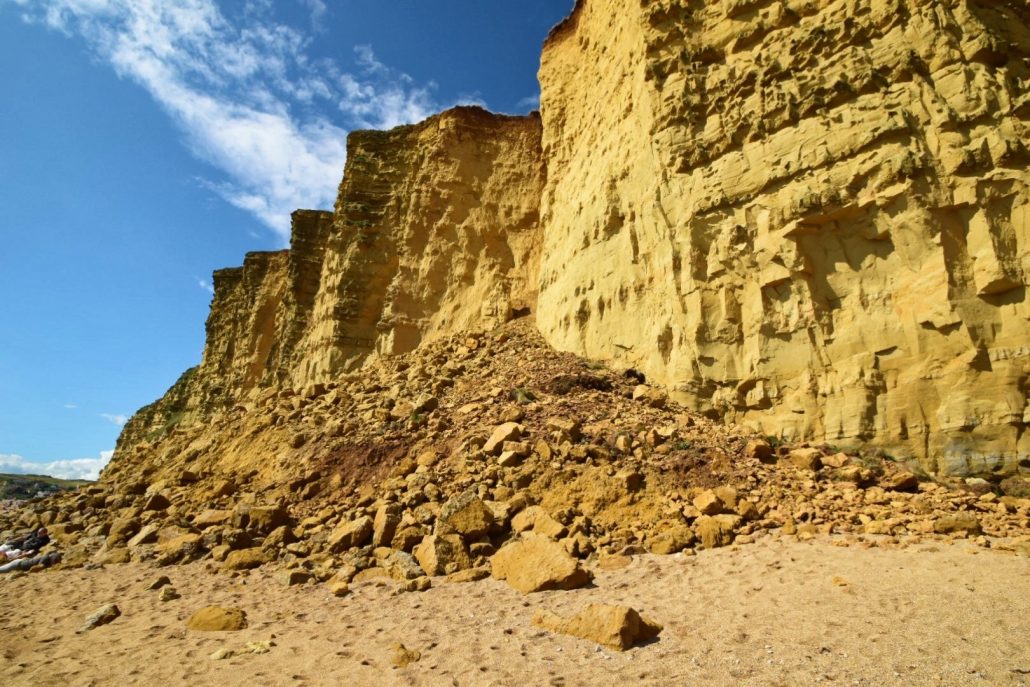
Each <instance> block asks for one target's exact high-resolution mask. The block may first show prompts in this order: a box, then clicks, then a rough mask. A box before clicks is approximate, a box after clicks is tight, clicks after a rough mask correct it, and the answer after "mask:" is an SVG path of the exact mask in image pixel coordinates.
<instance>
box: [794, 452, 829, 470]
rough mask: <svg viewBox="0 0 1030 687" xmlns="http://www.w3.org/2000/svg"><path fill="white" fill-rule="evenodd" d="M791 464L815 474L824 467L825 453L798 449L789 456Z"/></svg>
mask: <svg viewBox="0 0 1030 687" xmlns="http://www.w3.org/2000/svg"><path fill="white" fill-rule="evenodd" d="M788 458H790V462H791V464H793V465H794V467H796V468H799V469H801V470H811V471H812V472H815V471H816V470H818V469H819V468H821V467H822V466H823V452H822V451H820V450H819V449H817V448H796V449H794V450H793V451H791V452H790V453H789V454H788Z"/></svg>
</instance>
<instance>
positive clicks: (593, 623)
mask: <svg viewBox="0 0 1030 687" xmlns="http://www.w3.org/2000/svg"><path fill="white" fill-rule="evenodd" d="M533 624H534V625H536V626H537V627H542V628H544V629H545V630H550V631H551V632H560V633H562V634H567V635H572V636H573V637H579V638H581V639H586V640H588V641H591V642H594V643H596V644H601V645H604V646H607V647H609V648H612V649H617V650H619V651H625V650H626V649H629V648H630V647H632V646H633V645H634V644H637V643H638V642H645V641H647V640H649V639H654V638H655V637H657V636H658V634H659V633H660V632H661V631H662V626H661V625H659V624H658V623H656V622H654V621H652V620H649V619H647V618H645V617H644V616H641V615H640V614H639V613H637V612H636V611H635V610H633V609H632V608H629V607H628V606H608V605H603V604H590V605H589V606H587V607H586V608H585V609H583V610H582V611H580V612H579V613H577V614H576V615H574V616H572V617H571V618H563V617H561V616H559V615H556V614H554V613H550V612H548V611H545V610H543V609H540V610H538V611H537V612H536V613H535V614H534V615H533Z"/></svg>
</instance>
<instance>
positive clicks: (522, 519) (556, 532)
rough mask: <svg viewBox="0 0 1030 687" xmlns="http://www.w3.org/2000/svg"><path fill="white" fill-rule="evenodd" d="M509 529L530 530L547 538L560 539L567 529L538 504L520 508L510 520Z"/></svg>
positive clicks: (515, 530) (516, 530) (514, 530)
mask: <svg viewBox="0 0 1030 687" xmlns="http://www.w3.org/2000/svg"><path fill="white" fill-rule="evenodd" d="M511 529H512V531H513V532H515V533H519V532H525V531H527V530H532V531H533V533H534V534H539V535H540V536H543V537H548V538H549V539H555V540H557V539H561V538H562V537H564V536H565V534H566V532H567V530H566V528H565V525H563V524H561V523H560V522H558V521H557V520H555V519H554V518H552V517H551V514H550V513H548V512H547V511H546V510H544V509H543V508H541V507H540V506H530V507H529V508H526V509H524V510H522V511H521V512H520V513H518V514H517V515H516V516H515V517H514V518H512V520H511Z"/></svg>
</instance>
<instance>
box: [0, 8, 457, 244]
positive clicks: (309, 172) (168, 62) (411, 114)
mask: <svg viewBox="0 0 1030 687" xmlns="http://www.w3.org/2000/svg"><path fill="white" fill-rule="evenodd" d="M300 1H301V2H302V3H303V4H304V5H305V6H306V7H307V9H308V10H309V12H310V15H311V19H312V22H315V21H318V20H320V19H321V18H322V17H323V16H324V14H325V11H326V6H325V3H324V2H323V1H322V0H300ZM12 2H13V3H14V4H16V5H17V6H19V7H20V8H22V12H23V15H25V16H24V18H25V20H26V21H28V22H31V23H40V24H44V25H46V26H48V27H50V28H52V29H54V30H57V31H61V32H63V33H65V34H67V35H69V36H78V37H81V38H82V39H84V40H85V41H86V43H87V45H88V46H89V47H90V49H91V51H92V52H93V53H94V54H95V55H96V56H97V57H99V58H100V59H101V60H103V61H106V62H107V63H108V64H110V66H111V67H112V68H113V69H114V70H115V71H116V72H117V73H118V74H119V75H120V76H122V77H124V78H126V79H131V80H132V81H134V82H136V83H137V84H139V85H140V86H142V87H143V88H144V89H146V91H147V92H148V93H149V94H150V95H151V96H152V97H153V98H154V100H155V101H157V102H158V103H159V104H160V105H161V107H162V108H163V109H164V110H165V111H166V112H167V113H168V114H169V116H170V117H171V118H172V119H173V120H174V121H175V122H176V124H177V125H178V126H179V127H180V128H181V130H182V131H183V133H184V142H185V144H186V145H187V146H188V147H189V149H190V151H191V152H192V153H193V154H194V155H195V156H196V157H198V158H199V159H201V160H203V161H205V162H207V163H209V164H210V165H212V166H213V167H214V168H216V169H217V170H219V171H220V172H221V173H222V175H223V176H222V177H221V178H217V179H211V180H208V184H207V187H208V188H210V189H212V190H213V191H215V192H216V193H218V194H219V195H220V196H221V197H222V198H223V199H224V200H226V201H227V202H229V203H231V204H233V205H234V206H236V207H238V208H240V209H242V210H244V211H246V212H249V213H251V214H253V215H254V216H256V217H257V218H259V219H260V220H261V221H262V222H263V223H265V224H266V225H267V226H269V227H270V228H272V229H273V230H274V231H275V232H277V233H278V234H279V236H280V237H281V238H282V239H283V241H284V242H285V240H286V238H288V234H289V228H290V213H291V212H292V211H293V210H294V209H296V208H298V207H304V208H330V207H332V206H333V201H334V199H335V196H336V189H337V185H338V184H339V181H340V175H341V174H342V170H343V163H344V160H345V157H346V136H347V132H348V131H349V130H350V129H353V128H389V127H393V126H397V125H399V124H406V123H411V122H415V121H418V120H421V119H424V118H425V117H427V116H428V115H430V114H431V113H433V112H435V111H437V110H439V109H440V107H439V105H438V104H437V103H436V101H435V100H434V97H433V90H434V89H435V84H433V83H428V84H424V85H419V84H416V83H415V82H414V80H413V79H412V78H411V77H410V76H408V75H407V74H404V73H403V72H400V71H398V70H395V69H393V68H391V67H389V66H387V65H385V64H383V63H382V62H380V61H379V60H378V59H377V58H376V56H375V53H374V52H373V50H372V48H371V47H370V46H358V47H357V48H356V49H355V64H356V66H357V69H355V70H353V72H352V71H347V70H346V69H343V68H341V67H340V66H339V65H338V64H337V63H335V62H332V61H329V60H324V59H318V60H315V59H312V58H311V57H309V55H308V53H307V48H308V46H309V44H310V42H311V40H312V39H311V37H310V36H309V35H307V34H306V33H305V32H303V31H300V30H298V29H296V28H294V27H290V26H286V25H283V24H281V23H279V22H277V21H276V20H275V19H274V18H273V8H272V3H270V2H267V1H266V0H248V2H246V3H244V5H243V8H242V9H241V10H239V9H238V10H237V12H236V14H235V15H227V14H225V13H223V12H222V10H221V9H220V8H219V6H218V4H217V3H216V2H215V0H177V1H176V2H174V3H170V2H167V1H166V0H38V2H35V3H31V4H30V3H27V2H25V0H0V4H4V3H12Z"/></svg>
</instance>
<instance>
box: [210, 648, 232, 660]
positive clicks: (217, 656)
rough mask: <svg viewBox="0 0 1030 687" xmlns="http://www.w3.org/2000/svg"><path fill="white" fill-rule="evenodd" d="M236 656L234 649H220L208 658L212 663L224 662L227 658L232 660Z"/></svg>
mask: <svg viewBox="0 0 1030 687" xmlns="http://www.w3.org/2000/svg"><path fill="white" fill-rule="evenodd" d="M235 655H236V652H235V651H233V650H232V649H218V650H217V651H215V652H213V653H212V654H211V655H209V656H208V658H210V659H211V660H212V661H224V660H225V659H227V658H232V657H233V656H235Z"/></svg>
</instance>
